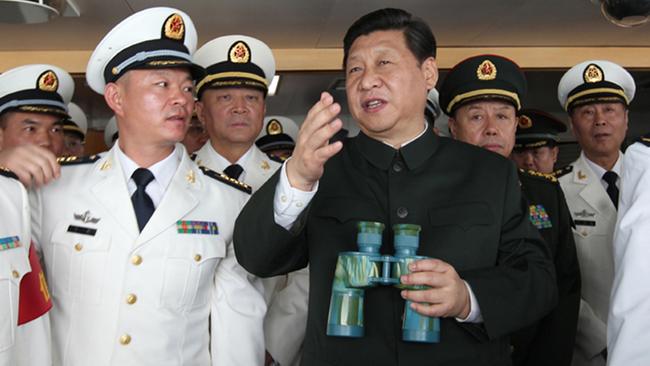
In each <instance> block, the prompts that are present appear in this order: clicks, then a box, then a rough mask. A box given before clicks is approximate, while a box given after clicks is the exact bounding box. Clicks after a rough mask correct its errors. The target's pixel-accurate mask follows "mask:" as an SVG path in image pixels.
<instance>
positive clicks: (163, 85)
mask: <svg viewBox="0 0 650 366" xmlns="http://www.w3.org/2000/svg"><path fill="white" fill-rule="evenodd" d="M156 85H158V86H161V87H163V88H165V87H167V85H168V84H167V82H166V81H159V82H157V83H156Z"/></svg>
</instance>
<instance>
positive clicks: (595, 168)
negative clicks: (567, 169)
mask: <svg viewBox="0 0 650 366" xmlns="http://www.w3.org/2000/svg"><path fill="white" fill-rule="evenodd" d="M580 156H581V157H582V158H583V159H584V161H586V162H587V166H589V168H590V169H591V171H592V172H594V174H595V175H596V177H598V178H602V177H603V175H604V174H605V172H606V170H605V169H604V168H603V167H601V166H600V165H598V164H596V163H594V162H593V161H591V160H589V158H588V157H587V155H585V153H584V151H583V152H581V153H580ZM611 171H613V172H614V173H616V174H617V175H618V176H619V177H620V176H621V152H620V151H619V152H618V159H616V163H614V166H613V167H612V170H611Z"/></svg>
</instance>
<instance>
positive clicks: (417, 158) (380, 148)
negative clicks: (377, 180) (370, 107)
mask: <svg viewBox="0 0 650 366" xmlns="http://www.w3.org/2000/svg"><path fill="white" fill-rule="evenodd" d="M356 140H357V145H358V147H359V150H360V152H361V154H362V155H363V156H364V157H365V158H366V160H368V161H369V162H370V163H371V164H372V165H374V166H376V167H377V168H379V169H381V170H387V169H388V168H389V167H390V165H391V163H392V162H393V161H394V159H395V156H396V154H398V153H399V154H400V155H401V158H402V160H403V161H404V163H405V164H406V166H407V168H408V169H409V170H413V169H416V168H418V167H419V166H421V165H422V164H423V163H424V162H425V161H426V160H427V159H429V157H431V155H433V153H434V152H435V150H436V148H437V146H438V137H437V136H436V135H435V133H434V132H433V130H432V129H431V128H430V126H429V124H428V123H426V122H425V125H424V129H423V130H422V132H421V133H420V134H418V135H417V136H416V137H415V138H413V139H412V140H409V141H407V142H406V143H404V144H402V146H401V147H400V148H399V149H395V148H394V147H392V146H391V145H389V144H387V143H385V142H382V141H379V140H375V139H373V138H371V137H369V136H367V135H366V134H364V133H363V132H359V135H358V138H357V139H356Z"/></svg>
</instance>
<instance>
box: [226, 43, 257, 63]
mask: <svg viewBox="0 0 650 366" xmlns="http://www.w3.org/2000/svg"><path fill="white" fill-rule="evenodd" d="M250 59H251V51H250V49H249V48H248V45H247V44H246V43H244V42H243V41H239V42H237V43H235V44H234V45H232V47H230V51H228V60H229V61H230V62H232V63H235V64H245V63H247V62H248V61H249V60H250Z"/></svg>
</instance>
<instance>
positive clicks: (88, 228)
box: [32, 7, 266, 366]
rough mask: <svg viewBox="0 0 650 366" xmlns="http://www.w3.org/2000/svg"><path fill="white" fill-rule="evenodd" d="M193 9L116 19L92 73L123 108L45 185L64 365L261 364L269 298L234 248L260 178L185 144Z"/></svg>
mask: <svg viewBox="0 0 650 366" xmlns="http://www.w3.org/2000/svg"><path fill="white" fill-rule="evenodd" d="M196 40H197V34H196V30H195V28H194V25H193V24H192V21H191V19H190V18H189V17H188V16H187V14H185V13H183V12H182V11H179V10H176V9H172V8H163V7H161V8H150V9H146V10H143V11H141V12H138V13H135V14H133V15H131V16H130V17H128V18H127V19H125V20H123V21H122V22H121V23H119V24H118V25H117V26H115V27H114V28H113V29H112V30H111V31H110V32H109V33H108V34H107V35H106V36H105V37H104V39H103V40H102V41H101V42H100V43H99V45H98V46H97V48H96V49H95V51H94V52H93V54H92V55H91V57H90V60H89V63H88V67H87V71H86V79H87V82H88V84H89V86H90V87H91V88H92V89H93V90H94V91H96V92H98V93H100V94H103V95H104V99H105V101H106V103H107V104H108V106H109V107H110V108H111V109H112V110H113V112H114V113H115V115H116V119H117V124H118V126H119V130H120V136H119V139H118V140H117V142H116V143H115V145H114V146H113V148H112V149H111V150H109V151H108V152H107V153H105V154H103V155H102V157H98V156H95V157H88V158H81V159H79V158H67V159H66V160H64V161H62V165H63V166H62V168H61V176H60V178H59V179H57V180H55V181H54V182H53V183H51V184H49V185H47V186H46V187H44V188H43V189H41V190H39V191H38V192H36V194H35V195H34V197H33V202H32V225H33V233H34V240H35V241H36V242H37V243H38V244H39V245H40V248H41V251H42V253H43V257H44V260H45V264H46V270H47V278H48V280H49V281H50V285H51V286H50V288H51V293H52V298H53V301H54V307H53V309H52V312H51V320H52V336H53V357H54V365H56V366H58V365H65V366H87V365H94V366H101V365H120V366H124V365H156V366H161V365H170V366H171V365H174V366H177V365H192V366H194V365H199V366H207V365H242V366H248V365H259V364H261V363H262V361H263V357H264V339H263V336H262V330H263V329H262V327H263V317H264V314H265V311H266V304H265V302H264V298H263V296H262V294H261V293H260V292H258V291H257V290H256V289H255V287H254V286H253V285H252V284H250V283H249V282H248V280H247V274H246V273H245V271H243V269H242V268H241V267H240V266H239V265H238V264H237V262H236V260H235V258H234V255H233V249H232V243H231V236H232V230H233V223H234V219H235V216H236V214H237V212H238V211H239V209H240V206H241V205H242V204H243V203H244V202H245V201H246V199H247V195H248V192H250V189H249V187H247V186H245V185H243V184H242V183H239V182H238V181H236V180H233V179H228V178H227V177H223V176H221V175H220V174H218V173H215V172H211V171H207V170H204V169H203V170H202V169H200V168H199V167H198V166H197V165H196V164H195V163H194V162H192V161H191V160H190V159H189V157H188V155H187V153H186V151H185V149H184V148H183V147H182V145H181V144H179V143H178V142H179V141H181V139H182V138H183V136H184V134H185V132H186V130H187V127H188V124H189V120H190V117H191V115H192V109H193V106H194V98H193V92H194V81H193V80H196V78H199V77H200V76H201V75H202V69H201V68H200V67H198V66H197V65H195V64H194V63H193V62H192V57H191V55H192V53H193V51H194V50H195V46H196Z"/></svg>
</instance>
